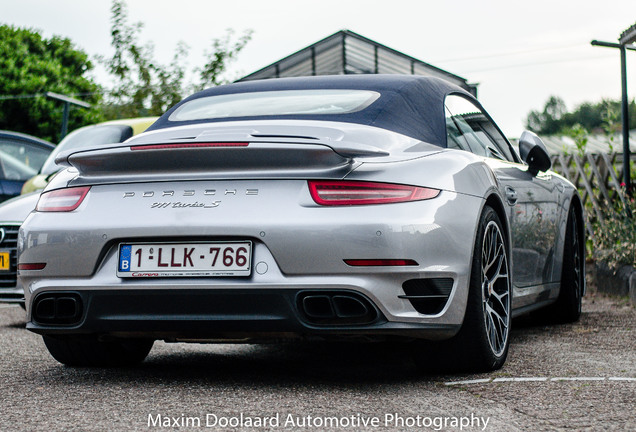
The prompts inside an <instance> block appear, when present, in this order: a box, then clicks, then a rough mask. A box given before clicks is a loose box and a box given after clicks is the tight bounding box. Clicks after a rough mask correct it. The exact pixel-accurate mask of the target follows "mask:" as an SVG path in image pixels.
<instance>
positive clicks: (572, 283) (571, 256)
mask: <svg viewBox="0 0 636 432" xmlns="http://www.w3.org/2000/svg"><path fill="white" fill-rule="evenodd" d="M582 224H583V221H582V218H581V217H580V213H578V212H577V211H576V208H575V207H573V208H571V209H570V212H569V213H568V220H567V228H566V230H565V244H564V246H563V267H562V270H561V287H560V290H559V297H558V298H557V301H556V302H555V303H554V304H552V305H550V306H548V307H547V308H546V309H545V310H543V311H539V312H540V313H539V314H538V315H539V316H540V317H542V318H547V319H548V320H549V321H553V322H559V323H570V322H575V321H578V319H579V318H580V317H581V303H582V298H583V293H584V292H585V255H584V240H583V238H582V234H581V233H582V227H583V225H582Z"/></svg>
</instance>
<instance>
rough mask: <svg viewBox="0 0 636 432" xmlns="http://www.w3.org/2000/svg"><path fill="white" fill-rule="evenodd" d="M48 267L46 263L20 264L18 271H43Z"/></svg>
mask: <svg viewBox="0 0 636 432" xmlns="http://www.w3.org/2000/svg"><path fill="white" fill-rule="evenodd" d="M44 267H46V263H20V264H18V270H42V269H43V268H44Z"/></svg>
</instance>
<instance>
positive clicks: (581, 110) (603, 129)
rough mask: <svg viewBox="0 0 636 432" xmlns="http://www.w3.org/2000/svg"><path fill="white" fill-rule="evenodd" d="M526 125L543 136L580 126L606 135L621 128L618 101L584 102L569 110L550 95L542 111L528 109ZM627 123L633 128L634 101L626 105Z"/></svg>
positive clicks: (635, 104) (635, 115)
mask: <svg viewBox="0 0 636 432" xmlns="http://www.w3.org/2000/svg"><path fill="white" fill-rule="evenodd" d="M526 125H527V127H528V129H530V130H532V131H533V132H536V133H538V134H543V135H554V134H557V133H567V131H569V130H571V129H572V128H576V127H577V125H579V127H581V128H583V129H585V130H588V131H591V132H593V133H604V134H606V135H608V136H610V135H612V134H614V133H617V132H620V131H621V102H620V101H618V100H611V99H603V100H601V101H600V102H596V103H592V102H584V103H582V104H581V105H579V106H578V107H576V109H575V110H574V111H572V112H568V111H567V109H566V107H565V104H564V103H563V100H561V99H560V98H558V97H556V96H550V98H549V99H548V101H547V102H546V104H545V106H544V108H543V111H531V112H530V113H529V114H528V117H527V120H526ZM629 125H630V128H631V129H633V128H636V102H635V101H634V100H632V101H631V102H630V104H629Z"/></svg>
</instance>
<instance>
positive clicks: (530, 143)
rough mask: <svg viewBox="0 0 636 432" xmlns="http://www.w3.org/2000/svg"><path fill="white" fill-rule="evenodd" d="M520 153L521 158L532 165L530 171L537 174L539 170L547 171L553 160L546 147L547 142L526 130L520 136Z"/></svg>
mask: <svg viewBox="0 0 636 432" xmlns="http://www.w3.org/2000/svg"><path fill="white" fill-rule="evenodd" d="M519 154H520V155H521V159H522V160H523V161H524V162H525V163H527V164H528V166H529V167H530V169H529V171H530V172H531V173H532V174H534V175H536V174H537V173H538V172H539V171H547V170H549V169H550V167H551V166H552V161H551V160H550V156H549V155H548V151H547V149H546V148H545V144H543V141H541V138H539V137H538V136H537V135H535V134H534V133H532V132H529V131H524V132H523V133H522V134H521V138H519Z"/></svg>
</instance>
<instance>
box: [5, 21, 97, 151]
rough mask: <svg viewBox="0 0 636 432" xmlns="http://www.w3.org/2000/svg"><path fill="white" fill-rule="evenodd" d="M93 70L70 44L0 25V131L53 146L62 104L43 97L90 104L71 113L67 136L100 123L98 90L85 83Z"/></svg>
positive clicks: (83, 53) (32, 31)
mask: <svg viewBox="0 0 636 432" xmlns="http://www.w3.org/2000/svg"><path fill="white" fill-rule="evenodd" d="M92 68H93V65H92V63H91V62H90V60H89V57H88V55H87V54H86V53H85V52H83V51H82V50H80V49H78V48H77V47H75V46H74V45H73V43H72V42H71V41H70V40H69V39H66V38H60V37H57V36H54V37H52V38H50V39H45V38H43V37H42V36H41V35H40V34H39V33H38V32H37V31H34V30H30V29H22V28H17V27H14V26H9V25H0V71H1V73H0V129H8V130H13V131H18V132H24V133H28V134H31V135H35V136H37V137H40V138H43V139H46V140H49V141H52V142H57V141H58V139H59V136H60V129H61V124H62V104H61V103H60V102H58V101H55V100H52V99H47V98H46V97H45V96H44V93H45V92H47V91H51V92H55V93H60V94H64V95H68V96H72V97H76V98H78V99H81V100H83V101H86V102H88V103H90V104H92V108H90V109H86V108H71V111H70V117H69V130H73V129H75V128H78V127H80V126H83V125H86V124H90V123H95V122H98V121H100V120H101V119H102V117H101V112H100V111H99V109H98V107H97V106H96V105H97V104H99V102H100V99H101V89H100V87H99V85H97V84H96V83H95V82H94V81H93V80H92V79H91V78H89V77H88V72H89V71H90V70H91V69H92Z"/></svg>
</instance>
